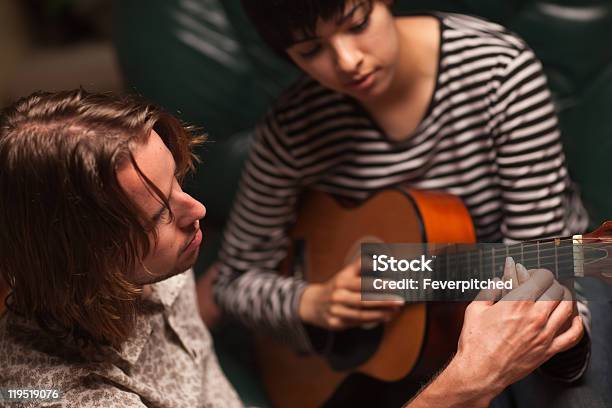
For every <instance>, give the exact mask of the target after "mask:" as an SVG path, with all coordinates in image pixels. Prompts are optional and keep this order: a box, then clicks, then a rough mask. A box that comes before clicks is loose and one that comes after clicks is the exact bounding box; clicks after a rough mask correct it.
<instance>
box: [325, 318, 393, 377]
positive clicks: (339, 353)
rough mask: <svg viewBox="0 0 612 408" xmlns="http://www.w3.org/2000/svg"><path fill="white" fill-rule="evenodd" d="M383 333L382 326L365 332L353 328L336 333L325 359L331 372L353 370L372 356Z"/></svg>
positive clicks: (364, 330)
mask: <svg viewBox="0 0 612 408" xmlns="http://www.w3.org/2000/svg"><path fill="white" fill-rule="evenodd" d="M383 333H384V326H383V325H378V326H376V327H374V328H372V329H367V330H366V329H361V328H354V329H348V330H343V331H340V332H336V333H334V334H333V336H334V338H333V340H332V345H331V348H330V350H329V352H328V353H326V355H325V357H326V359H327V361H328V362H329V365H330V366H331V368H332V369H333V370H336V371H347V370H354V369H356V368H357V367H359V366H360V365H362V364H364V363H365V362H366V361H368V360H369V359H370V358H371V357H372V356H373V355H374V353H375V352H376V350H377V349H378V345H379V344H380V342H381V340H382V337H383Z"/></svg>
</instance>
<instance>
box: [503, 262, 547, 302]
mask: <svg viewBox="0 0 612 408" xmlns="http://www.w3.org/2000/svg"><path fill="white" fill-rule="evenodd" d="M553 282H554V278H553V276H552V273H551V272H550V271H548V270H546V269H536V270H534V271H533V273H532V274H531V276H530V277H529V279H528V280H527V281H525V283H524V284H522V285H521V286H519V287H518V288H516V289H514V290H512V291H511V292H510V293H508V294H507V295H506V296H504V297H503V298H502V299H501V300H532V301H535V300H537V299H538V298H539V297H540V296H541V295H542V293H544V292H546V291H547V290H548V288H550V287H551V286H552V284H553Z"/></svg>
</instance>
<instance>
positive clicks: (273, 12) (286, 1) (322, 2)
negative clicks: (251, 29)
mask: <svg viewBox="0 0 612 408" xmlns="http://www.w3.org/2000/svg"><path fill="white" fill-rule="evenodd" d="M241 1H242V7H243V8H244V11H245V12H246V14H247V16H248V17H249V19H250V20H251V22H252V23H253V25H254V26H255V28H256V29H257V31H258V32H259V35H260V36H261V38H262V39H263V40H264V42H266V43H267V44H268V46H270V47H271V48H272V49H273V50H274V51H275V52H276V53H277V54H279V55H280V56H282V57H284V58H287V54H286V52H285V49H286V48H287V47H289V46H290V45H291V44H293V42H294V39H295V34H296V33H300V34H306V35H313V34H314V31H315V28H316V25H317V20H318V19H319V18H321V19H323V20H331V19H333V18H334V17H336V16H338V15H341V14H342V12H343V11H344V9H345V6H346V4H347V3H349V2H351V1H359V0H241ZM363 1H366V2H368V3H371V2H372V1H376V0H363Z"/></svg>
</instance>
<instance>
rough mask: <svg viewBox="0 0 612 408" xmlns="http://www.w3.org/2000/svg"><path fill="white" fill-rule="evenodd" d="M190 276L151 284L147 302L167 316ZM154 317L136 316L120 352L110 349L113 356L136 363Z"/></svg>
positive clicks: (181, 276)
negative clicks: (160, 307)
mask: <svg viewBox="0 0 612 408" xmlns="http://www.w3.org/2000/svg"><path fill="white" fill-rule="evenodd" d="M190 275H191V270H189V271H187V272H185V273H180V274H178V275H175V276H172V277H170V278H168V279H165V280H163V281H161V282H157V283H154V284H152V285H151V294H150V295H149V296H148V297H147V300H149V301H151V302H152V303H154V304H157V305H160V306H162V308H163V311H164V315H166V316H167V315H168V312H169V311H170V309H171V308H172V305H173V304H174V302H175V300H176V298H177V297H178V295H179V293H180V292H181V289H182V288H183V287H184V285H185V283H186V282H187V279H188V277H189V276H190ZM154 315H155V313H150V314H145V313H141V314H138V315H137V316H136V325H135V328H134V333H133V334H132V336H130V338H129V339H128V340H127V341H125V342H124V343H123V344H122V345H121V349H120V350H117V349H112V352H113V354H115V355H116V356H117V357H119V358H120V359H121V360H124V361H125V362H127V363H128V364H129V365H133V364H134V363H136V361H138V358H139V357H140V354H141V353H142V350H143V348H144V346H145V344H146V343H147V341H148V340H149V337H150V336H151V331H152V327H153V326H152V319H153V316H154Z"/></svg>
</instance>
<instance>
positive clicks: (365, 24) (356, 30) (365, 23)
mask: <svg viewBox="0 0 612 408" xmlns="http://www.w3.org/2000/svg"><path fill="white" fill-rule="evenodd" d="M369 23H370V15H369V14H368V15H367V16H366V17H365V18H364V19H363V21H362V22H360V23H359V24H356V25H354V26H351V28H349V30H350V31H351V32H352V33H360V32H362V31H363V30H365V29H366V28H367V27H368V24H369Z"/></svg>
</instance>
